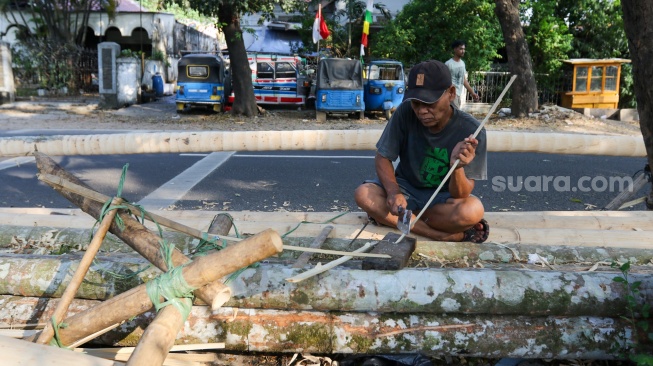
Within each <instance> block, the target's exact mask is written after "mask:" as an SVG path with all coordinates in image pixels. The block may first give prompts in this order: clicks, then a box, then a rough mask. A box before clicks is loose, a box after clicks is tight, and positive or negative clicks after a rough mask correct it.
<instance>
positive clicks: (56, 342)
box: [50, 315, 69, 349]
mask: <svg viewBox="0 0 653 366" xmlns="http://www.w3.org/2000/svg"><path fill="white" fill-rule="evenodd" d="M50 322H51V323H52V330H53V331H54V336H53V337H52V339H51V340H50V345H51V346H55V347H59V348H63V349H69V348H68V347H66V346H64V344H63V343H61V339H60V338H59V328H66V327H67V326H68V324H66V323H61V324H59V323H57V319H55V317H54V315H53V316H52V318H50Z"/></svg>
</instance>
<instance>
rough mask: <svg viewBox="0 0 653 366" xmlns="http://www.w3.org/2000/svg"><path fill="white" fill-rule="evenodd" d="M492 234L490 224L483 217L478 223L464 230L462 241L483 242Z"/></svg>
mask: <svg viewBox="0 0 653 366" xmlns="http://www.w3.org/2000/svg"><path fill="white" fill-rule="evenodd" d="M489 235H490V224H488V223H487V221H485V219H481V221H479V222H478V223H477V224H476V225H474V226H472V227H471V228H470V229H467V230H465V231H464V232H463V240H462V241H470V242H472V243H482V242H484V241H486V240H487V238H488V236H489Z"/></svg>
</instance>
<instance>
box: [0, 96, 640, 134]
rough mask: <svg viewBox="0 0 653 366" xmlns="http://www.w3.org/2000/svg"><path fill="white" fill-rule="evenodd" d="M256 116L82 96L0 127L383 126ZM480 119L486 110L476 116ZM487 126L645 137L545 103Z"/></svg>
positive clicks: (38, 103)
mask: <svg viewBox="0 0 653 366" xmlns="http://www.w3.org/2000/svg"><path fill="white" fill-rule="evenodd" d="M266 108H267V109H266V111H265V113H264V114H262V115H259V116H257V117H255V118H244V117H239V116H232V115H231V114H229V113H214V112H211V111H208V110H206V109H201V108H199V109H198V108H194V109H191V110H189V111H186V112H184V113H177V111H176V109H175V103H174V96H167V97H163V98H160V99H158V100H157V101H154V102H150V103H146V104H140V105H132V106H130V107H126V108H121V109H118V110H101V109H99V108H98V98H97V96H80V97H76V98H74V99H73V98H66V99H57V98H42V99H37V98H33V99H31V100H19V101H17V102H15V103H13V104H5V105H1V106H0V130H9V131H15V130H25V129H37V130H59V129H73V130H74V129H79V130H150V131H152V130H156V131H179V130H186V131H188V130H190V131H203V130H211V131H265V130H271V131H278V130H348V129H383V128H384V127H385V124H386V120H385V118H384V117H383V116H382V115H381V114H368V115H366V118H365V119H363V120H358V119H353V118H348V117H347V116H343V117H329V118H328V119H327V121H326V122H323V123H321V122H318V121H317V120H316V119H315V111H314V110H310V109H303V110H302V109H298V108H297V107H266ZM475 117H477V118H478V119H479V120H482V119H483V118H485V115H483V114H475ZM486 128H487V130H500V131H530V132H563V133H583V134H608V135H640V134H641V132H640V131H639V125H638V122H636V121H633V122H625V121H616V120H610V119H605V118H591V117H586V116H584V115H582V114H580V113H577V112H574V111H571V110H567V109H564V108H559V107H555V106H545V107H543V108H542V110H541V111H540V112H538V113H534V114H533V115H532V116H530V117H528V118H513V117H510V116H506V117H499V116H498V115H497V114H494V115H493V116H491V118H490V119H489V120H488V122H487V124H486Z"/></svg>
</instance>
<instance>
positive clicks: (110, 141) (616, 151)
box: [0, 130, 646, 157]
mask: <svg viewBox="0 0 653 366" xmlns="http://www.w3.org/2000/svg"><path fill="white" fill-rule="evenodd" d="M381 132H382V130H303V131H302V130H294V131H211V132H197V131H194V132H152V133H129V134H109V135H79V136H75V135H69V136H46V137H43V136H34V137H30V136H27V137H26V136H20V137H6V138H2V139H0V157H13V156H25V155H30V154H32V153H34V152H35V151H40V152H42V153H45V154H49V155H59V156H65V155H112V154H154V153H190V152H215V151H233V150H237V151H278V150H375V144H376V142H377V141H378V139H379V137H380V136H381ZM487 140H488V146H487V148H488V151H492V152H500V151H504V152H539V153H551V154H580V155H604V156H637V157H642V156H646V149H645V146H644V142H643V141H642V139H641V136H640V137H638V136H614V135H582V134H565V133H533V132H508V131H487Z"/></svg>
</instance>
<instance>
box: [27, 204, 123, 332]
mask: <svg viewBox="0 0 653 366" xmlns="http://www.w3.org/2000/svg"><path fill="white" fill-rule="evenodd" d="M121 203H122V198H120V197H114V198H113V200H112V201H111V206H113V207H115V206H118V205H120V204H121ZM117 212H118V210H117V209H112V210H111V211H109V212H108V213H107V214H106V215H105V216H104V218H103V219H102V222H101V223H100V226H99V227H98V230H97V232H96V233H95V236H93V239H92V240H91V243H90V244H89V246H88V248H87V249H86V252H85V253H84V256H83V257H82V260H81V261H80V263H79V266H78V267H77V270H76V271H75V274H74V275H73V278H72V279H71V280H70V283H69V284H68V286H66V291H65V292H64V293H63V295H62V296H61V301H60V302H59V305H58V306H57V308H56V309H55V310H54V314H53V315H52V319H53V322H57V326H59V325H60V324H61V323H62V321H63V319H64V318H65V317H66V312H67V311H68V306H69V305H70V303H71V302H72V300H73V298H74V297H75V294H76V293H77V290H78V289H79V286H80V285H81V284H82V281H83V280H84V277H86V273H87V272H88V269H89V268H90V267H91V264H92V263H93V260H94V259H95V255H96V254H97V252H98V251H99V250H100V245H102V241H103V240H104V236H105V235H107V231H109V226H111V223H113V219H114V218H115V217H116V213H117ZM53 336H54V327H53V324H52V322H48V323H47V324H46V326H45V329H43V331H42V332H41V334H40V335H39V337H38V339H37V340H36V343H40V344H47V343H50V340H52V337H53Z"/></svg>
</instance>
